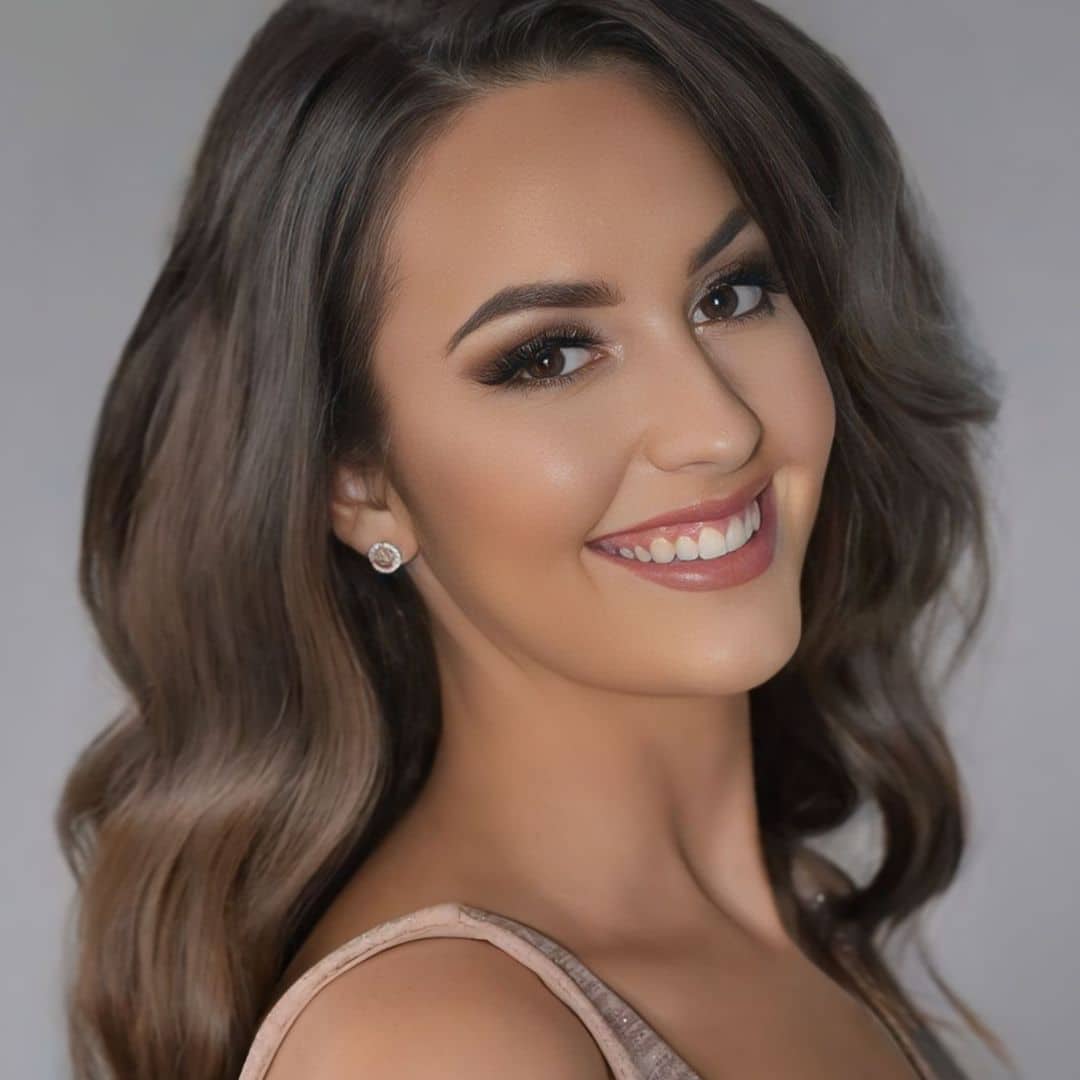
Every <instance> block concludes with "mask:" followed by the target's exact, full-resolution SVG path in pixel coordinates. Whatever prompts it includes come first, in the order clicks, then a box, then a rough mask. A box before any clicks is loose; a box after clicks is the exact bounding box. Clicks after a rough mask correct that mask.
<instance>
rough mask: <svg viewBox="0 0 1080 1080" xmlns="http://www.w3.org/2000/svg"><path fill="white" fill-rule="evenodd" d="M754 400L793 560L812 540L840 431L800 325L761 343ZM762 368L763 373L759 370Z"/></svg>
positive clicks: (811, 345)
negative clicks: (835, 438) (777, 481)
mask: <svg viewBox="0 0 1080 1080" xmlns="http://www.w3.org/2000/svg"><path fill="white" fill-rule="evenodd" d="M759 344H760V346H761V351H760V353H759V354H758V355H757V356H756V357H755V370H760V371H764V372H767V374H768V377H767V378H764V379H760V380H757V381H756V384H755V385H754V387H753V388H752V396H751V398H750V400H751V401H752V402H753V406H754V409H755V411H756V412H757V414H758V417H759V419H760V421H761V424H762V428H763V432H764V434H763V439H764V444H765V445H764V446H763V447H762V450H763V452H764V456H765V457H766V459H768V460H770V461H771V462H772V463H773V464H774V465H776V466H777V468H778V469H779V471H780V474H781V478H782V483H781V486H780V489H779V491H780V494H781V497H782V501H783V504H784V515H785V518H786V522H787V525H788V529H789V534H790V536H791V539H792V541H793V542H794V548H793V554H797V553H798V551H799V550H801V549H802V548H803V547H804V545H805V542H806V541H807V540H808V538H809V534H810V531H811V529H812V527H813V524H814V519H815V517H816V515H817V510H818V505H819V502H820V497H821V488H822V484H823V482H824V478H825V470H826V467H827V465H828V462H829V456H830V453H831V451H832V445H833V436H834V434H835V431H836V407H835V401H834V399H833V393H832V387H831V386H830V385H829V380H828V376H827V375H826V373H825V369H824V366H823V365H822V362H821V357H820V355H819V353H818V350H817V347H816V345H815V343H814V340H813V338H812V337H811V335H810V332H809V331H808V330H807V329H806V326H805V324H804V323H803V322H802V320H801V319H798V320H792V321H790V322H788V323H787V324H786V325H785V326H784V327H783V329H782V331H780V332H778V333H777V334H776V335H775V337H774V338H773V340H771V341H769V342H765V341H762V342H761V343H759ZM758 363H761V365H762V366H761V367H757V366H756V365H757V364H758Z"/></svg>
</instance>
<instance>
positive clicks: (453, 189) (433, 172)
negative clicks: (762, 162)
mask: <svg viewBox="0 0 1080 1080" xmlns="http://www.w3.org/2000/svg"><path fill="white" fill-rule="evenodd" d="M736 202H737V194H736V192H735V190H734V188H733V187H732V185H731V183H730V180H729V178H728V175H727V173H726V171H725V170H724V168H723V166H722V165H721V163H720V162H719V161H718V160H717V158H716V157H715V155H714V154H713V153H712V151H711V150H710V149H709V147H708V146H707V145H706V144H705V142H704V141H703V140H702V139H701V137H700V136H699V135H698V133H697V131H696V130H695V128H694V126H693V124H692V123H691V121H690V120H689V119H687V118H686V117H684V116H683V115H682V114H681V113H679V112H678V111H677V110H676V109H675V108H674V106H672V105H670V104H669V103H667V102H666V101H664V100H663V99H661V98H659V97H658V95H656V94H655V93H654V92H652V91H650V90H649V88H648V87H647V86H644V85H642V83H641V82H640V81H639V80H638V79H635V78H631V77H629V76H627V75H625V74H622V73H611V72H603V73H588V74H576V75H569V76H564V77H561V78H558V79H556V80H553V81H550V82H532V83H527V84H523V85H518V86H513V87H505V88H500V89H498V90H495V91H492V92H490V93H489V94H487V95H486V96H484V97H482V98H480V99H478V100H477V101H475V102H473V103H472V104H470V105H469V106H468V107H467V108H466V109H465V110H464V111H463V113H462V114H461V115H460V116H459V117H458V119H457V120H456V121H455V123H454V124H453V125H452V126H451V127H450V128H448V129H447V130H446V131H444V132H443V133H442V134H441V135H439V136H438V137H437V138H436V139H435V140H434V141H433V143H432V144H431V145H430V146H429V147H427V148H426V150H425V151H424V153H423V154H422V155H421V157H420V158H419V159H418V160H417V163H416V164H415V165H414V168H413V170H412V172H411V174H410V176H409V178H408V181H407V183H406V185H405V188H404V190H403V195H402V198H401V200H400V202H399V206H398V211H397V214H396V216H395V221H394V223H393V225H392V228H391V234H390V238H389V240H390V254H391V258H392V260H393V262H394V265H395V278H396V280H397V282H398V285H397V289H396V292H397V294H398V296H399V297H411V298H413V299H415V298H416V297H417V296H418V295H422V294H423V292H424V290H426V289H427V288H428V287H431V288H433V289H437V290H438V292H439V297H440V300H439V304H440V308H442V309H443V310H448V311H453V312H460V313H461V314H462V315H464V314H466V313H467V311H468V310H471V306H470V305H472V306H475V303H477V302H479V301H480V300H482V299H484V298H485V297H486V296H488V295H489V294H490V293H492V292H494V291H496V290H497V289H500V288H502V287H503V286H505V285H507V284H508V283H511V282H516V281H519V280H520V281H530V280H535V279H537V278H541V277H544V278H549V277H560V276H570V275H573V276H575V277H577V276H581V275H595V276H598V277H600V276H608V277H611V276H614V275H616V273H617V272H618V271H620V270H621V271H625V272H627V273H632V272H633V271H634V270H635V268H642V269H647V268H652V269H653V270H655V269H657V267H658V262H659V261H660V260H663V259H670V260H671V266H672V268H673V269H674V268H677V272H679V273H682V272H683V268H684V265H685V260H686V257H687V254H688V253H689V251H690V250H691V249H692V248H694V247H695V246H696V245H697V244H699V243H700V242H701V240H702V238H703V237H704V235H705V234H706V233H707V232H708V231H709V230H710V229H711V228H712V227H713V226H714V225H715V224H716V222H717V221H718V220H719V219H720V217H722V216H723V214H724V213H725V212H726V210H727V209H728V208H729V207H731V206H732V205H734V204H735V203H736Z"/></svg>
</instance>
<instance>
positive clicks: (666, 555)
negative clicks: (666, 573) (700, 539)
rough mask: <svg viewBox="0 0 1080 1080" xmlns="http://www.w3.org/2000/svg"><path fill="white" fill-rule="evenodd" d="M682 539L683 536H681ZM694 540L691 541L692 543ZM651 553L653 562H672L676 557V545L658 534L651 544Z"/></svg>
mask: <svg viewBox="0 0 1080 1080" xmlns="http://www.w3.org/2000/svg"><path fill="white" fill-rule="evenodd" d="M680 539H683V538H682V537H680ZM693 542H694V541H693V540H691V541H690V543H691V544H692V543H693ZM649 554H650V555H651V556H652V559H653V562H671V561H672V560H673V559H674V558H675V545H674V544H673V543H672V542H671V541H670V540H665V539H664V538H663V537H662V536H658V537H657V538H656V539H655V540H654V541H653V542H652V543H651V544H650V545H649Z"/></svg>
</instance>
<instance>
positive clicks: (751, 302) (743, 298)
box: [690, 282, 772, 326]
mask: <svg viewBox="0 0 1080 1080" xmlns="http://www.w3.org/2000/svg"><path fill="white" fill-rule="evenodd" d="M763 302H764V303H763ZM771 304H772V302H771V301H770V300H769V296H768V293H766V291H765V286H764V285H735V284H732V283H731V282H720V283H719V284H717V285H714V286H713V287H712V288H711V289H710V290H709V291H708V293H706V295H705V296H704V297H703V298H702V299H701V300H699V301H698V302H697V304H695V305H694V310H695V311H698V310H701V309H702V308H705V309H706V310H707V315H706V316H705V318H704V319H696V318H694V317H692V316H691V319H690V321H691V322H692V323H693V324H694V325H695V326H699V325H700V324H701V323H702V322H712V321H714V320H716V319H720V320H722V321H730V320H732V319H741V318H743V317H744V316H746V315H749V314H751V313H756V312H757V311H758V310H759V309H761V308H763V307H765V308H767V307H771ZM762 313H764V312H762Z"/></svg>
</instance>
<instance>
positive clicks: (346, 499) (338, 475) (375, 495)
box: [329, 464, 416, 562]
mask: <svg viewBox="0 0 1080 1080" xmlns="http://www.w3.org/2000/svg"><path fill="white" fill-rule="evenodd" d="M388 486H389V485H388V482H387V481H386V479H385V477H376V476H374V475H372V473H371V472H370V471H369V470H364V469H363V468H361V467H359V466H356V465H345V464H338V465H336V466H335V467H334V472H333V477H332V482H331V491H330V507H329V509H330V526H331V528H332V529H333V530H334V535H335V536H337V538H338V539H339V540H340V541H341V542H342V543H344V544H348V545H349V547H351V548H353V549H354V550H355V551H357V552H359V553H360V554H361V555H364V556H365V557H366V556H367V553H368V549H369V548H370V547H371V545H372V544H374V543H376V542H377V541H379V540H388V541H390V543H392V544H396V545H397V546H398V547H399V548H400V549H401V553H402V559H403V561H405V562H408V561H409V559H411V558H412V555H413V554H414V553H415V550H416V544H415V542H414V539H413V534H412V527H411V523H410V521H409V519H408V514H407V513H406V512H405V508H404V505H403V504H402V503H401V501H400V499H398V498H397V496H396V494H395V493H392V491H391V492H390V493H389V497H384V494H386V493H384V491H383V488H384V487H388Z"/></svg>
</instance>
